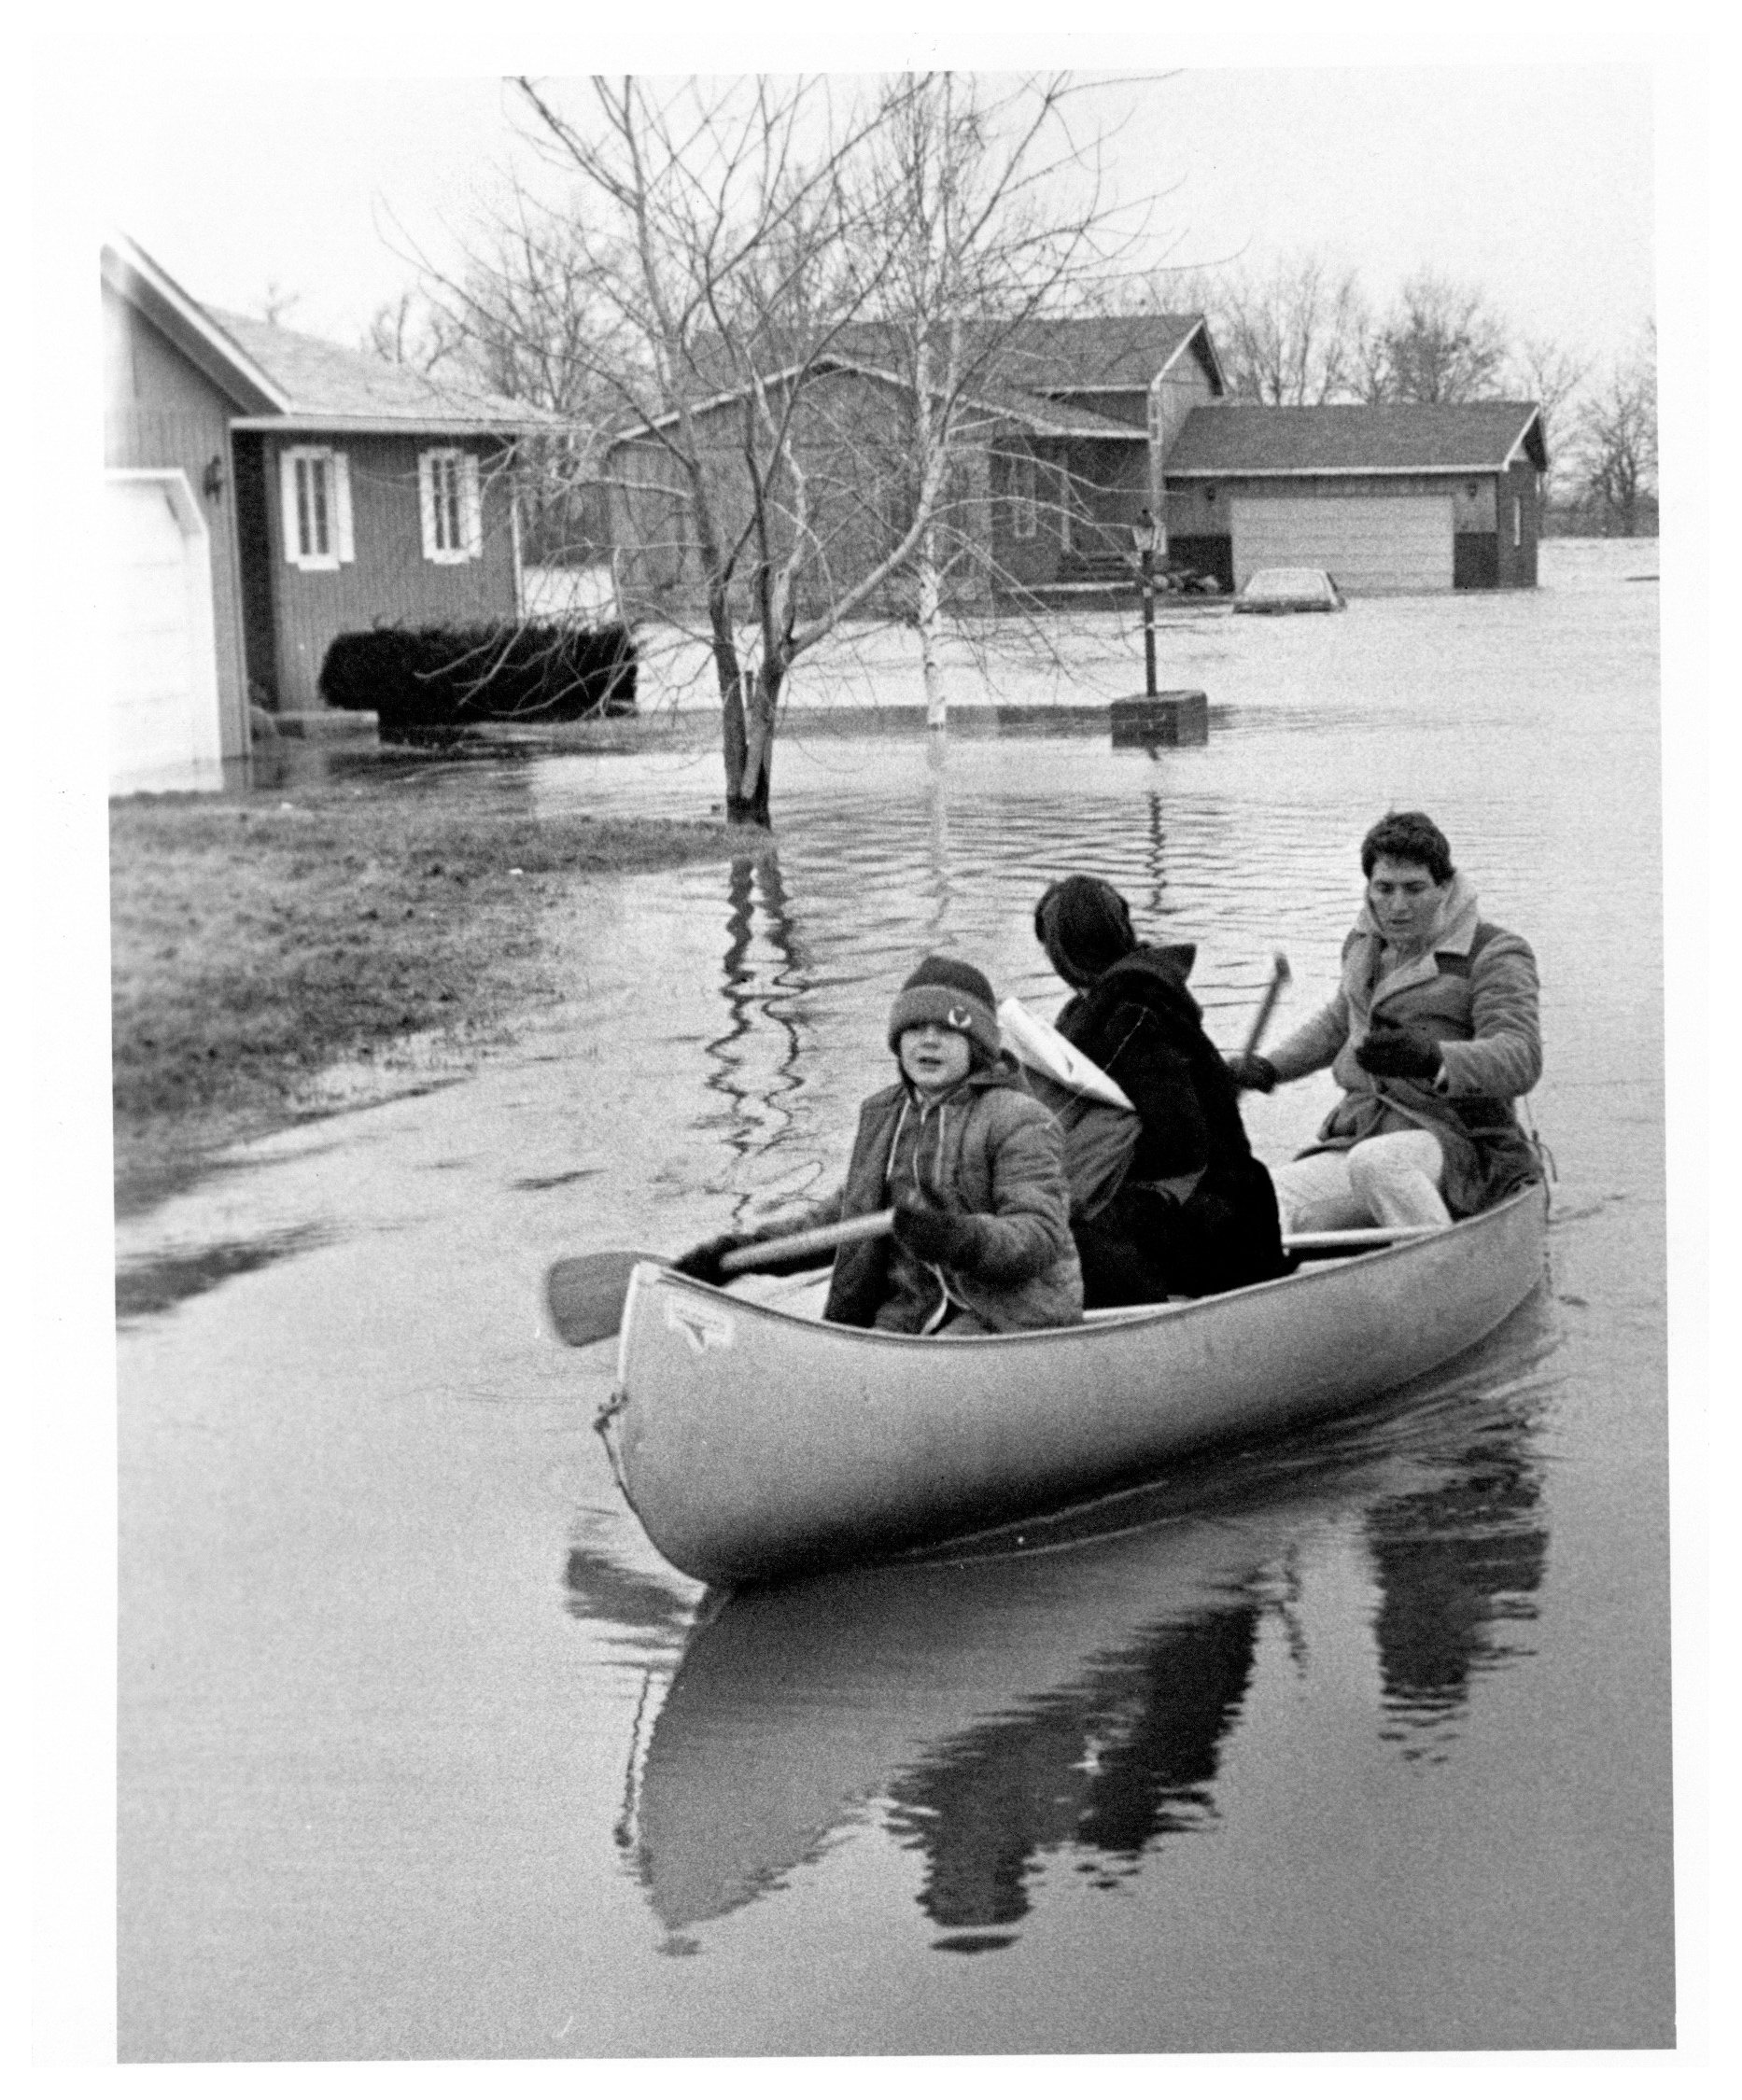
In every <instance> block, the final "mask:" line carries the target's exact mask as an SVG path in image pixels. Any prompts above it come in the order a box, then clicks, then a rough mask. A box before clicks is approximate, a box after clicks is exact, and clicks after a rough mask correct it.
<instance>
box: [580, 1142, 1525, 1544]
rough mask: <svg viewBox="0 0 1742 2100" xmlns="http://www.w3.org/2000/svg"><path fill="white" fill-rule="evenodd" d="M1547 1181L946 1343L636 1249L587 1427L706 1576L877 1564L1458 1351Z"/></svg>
mask: <svg viewBox="0 0 1742 2100" xmlns="http://www.w3.org/2000/svg"><path fill="white" fill-rule="evenodd" d="M1547 1217H1548V1193H1547V1190H1546V1189H1545V1188H1544V1187H1542V1186H1541V1185H1540V1184H1538V1185H1535V1186H1532V1187H1529V1188H1525V1189H1521V1190H1520V1191H1519V1192H1518V1193H1517V1194H1516V1195H1514V1196H1511V1197H1508V1198H1507V1199H1506V1200H1505V1201H1504V1202H1502V1203H1499V1204H1496V1206H1495V1208H1494V1209H1493V1210H1491V1211H1483V1212H1482V1213H1481V1214H1480V1215H1479V1216H1477V1217H1474V1218H1466V1219H1464V1220H1462V1221H1460V1222H1459V1223H1457V1224H1455V1225H1451V1226H1449V1227H1448V1228H1447V1229H1446V1230H1445V1231H1444V1232H1439V1233H1433V1234H1430V1235H1428V1236H1427V1237H1426V1238H1423V1239H1414V1240H1410V1241H1405V1242H1401V1243H1399V1244H1398V1245H1395V1246H1391V1247H1387V1248H1384V1249H1381V1250H1379V1251H1376V1252H1373V1253H1363V1254H1359V1255H1356V1256H1355V1257H1353V1258H1351V1259H1348V1260H1343V1261H1338V1262H1333V1263H1328V1264H1322V1265H1320V1264H1314V1265H1313V1266H1310V1267H1303V1268H1302V1269H1300V1270H1299V1272H1298V1273H1297V1274H1295V1275H1293V1276H1289V1277H1283V1278H1280V1279H1279V1280H1277V1281H1274V1282H1271V1283H1257V1284H1253V1285H1251V1286H1249V1287H1248V1288H1247V1289H1245V1290H1242V1291H1229V1292H1227V1293H1225V1294H1223V1295H1219V1296H1216V1297H1213V1298H1199V1299H1194V1300H1190V1301H1188V1302H1186V1303H1180V1304H1170V1305H1167V1306H1159V1307H1145V1308H1139V1309H1134V1310H1132V1311H1131V1312H1120V1313H1118V1314H1116V1315H1112V1316H1101V1317H1097V1318H1095V1319H1093V1320H1091V1321H1089V1322H1087V1323H1084V1324H1083V1325H1082V1326H1080V1327H1062V1328H1047V1329H1043V1330H1039V1331H1034V1332H1030V1333H1023V1334H1015V1335H992V1336H985V1337H971V1338H968V1339H964V1340H961V1341H948V1340H937V1339H931V1340H928V1339H921V1338H918V1337H910V1336H904V1335H878V1334H873V1333H868V1332H866V1331H865V1330H864V1329H861V1328H851V1327H835V1326H827V1325H824V1324H823V1323H822V1322H821V1321H820V1320H817V1319H815V1318H805V1317H801V1316H799V1315H797V1314H795V1313H794V1312H792V1311H789V1310H783V1309H780V1307H779V1306H771V1305H765V1304H757V1303H753V1302H750V1301H748V1300H745V1299H743V1298H740V1297H737V1296H734V1295H731V1294H730V1293H728V1292H725V1291H719V1290H714V1289H712V1288H710V1287H709V1285H707V1284H703V1283H697V1282H695V1281H692V1280H691V1279H689V1278H687V1277H681V1276H678V1275H676V1274H674V1273H673V1272H672V1271H671V1270H669V1269H667V1268H663V1267H659V1266H658V1265H656V1264H653V1263H643V1264H641V1265H640V1266H639V1267H637V1269H636V1270H635V1272H634V1276H633V1278H632V1279H631V1281H630V1285H629V1294H628V1298H627V1301H626V1303H625V1307H624V1316H623V1325H622V1330H621V1335H620V1338H619V1343H618V1359H617V1379H616V1384H615V1387H614V1389H613V1391H612V1393H611V1399H610V1401H609V1402H608V1403H607V1404H606V1406H605V1407H603V1408H602V1409H601V1411H600V1414H599V1418H598V1422H597V1427H598V1429H599V1432H600V1434H601V1435H602V1436H603V1437H604V1440H605V1443H606V1447H607V1449H609V1451H610V1453H611V1464H612V1467H613V1469H614V1471H615V1473H616V1476H617V1479H618V1481H619V1483H620V1485H621V1486H622V1489H623V1491H624V1493H625V1497H626V1498H627V1500H628V1502H629V1505H630V1506H631V1508H633V1510H634V1511H635V1513H636V1515H637V1517H638V1518H639V1519H640V1522H641V1525H642V1527H643V1529H644V1530H645V1531H646V1533H647V1534H648V1536H649V1538H650V1539H651V1540H652V1541H653V1545H654V1546H655V1547H658V1549H659V1551H660V1552H661V1553H662V1554H663V1555H664V1556H665V1558H666V1559H667V1561H670V1562H671V1563H672V1565H673V1566H674V1567H677V1568H680V1569H681V1570H682V1571H683V1573H684V1574H685V1575H693V1576H694V1577H695V1579H696V1580H697V1581H701V1582H709V1583H717V1584H737V1583H743V1582H751V1581H762V1580H766V1579H770V1578H774V1577H780V1576H785V1575H794V1574H799V1573H806V1572H810V1571H813V1570H816V1569H820V1568H824V1567H831V1566H840V1565H844V1564H850V1563H855V1562H862V1561H875V1560H879V1559H882V1558H885V1557H887V1556H889V1555H892V1554H895V1553H899V1552H902V1551H905V1550H908V1549H911V1548H914V1547H925V1546H928V1545H934V1544H938V1543H941V1542H943V1541H945V1540H948V1539H950V1538H952V1537H955V1536H957V1535H959V1534H962V1533H967V1532H971V1531H977V1530H982V1529H985V1528H986V1527H988V1526H990V1525H994V1524H999V1523H1004V1522H1007V1521H1010V1520H1013V1519H1019V1518H1021V1517H1025V1516H1030V1515H1035V1514H1038V1513H1040V1512H1042V1511H1046V1510H1049V1509H1056V1508H1059V1507H1061V1506H1062V1505H1066V1504H1068V1503H1071V1502H1074V1501H1076V1500H1078V1499H1081V1498H1083V1497H1085V1496H1088V1495H1091V1494H1094V1493H1097V1492H1099V1491H1103V1490H1105V1489H1107V1488H1109V1487H1112V1486H1115V1485H1117V1484H1119V1483H1122V1482H1129V1481H1133V1480H1137V1479H1141V1478H1142V1477H1145V1475H1147V1474H1152V1473H1154V1472H1155V1471H1156V1470H1158V1469H1159V1468H1160V1467H1161V1466H1164V1465H1166V1464H1168V1463H1172V1462H1173V1461H1175V1460H1177V1459H1180V1458H1182V1457H1185V1456H1186V1455H1187V1454H1189V1453H1193V1452H1198V1451H1201V1450H1203V1449H1207V1448H1209V1447H1212V1446H1214V1445H1216V1444H1219V1443H1240V1442H1250V1441H1253V1440H1255V1439H1258V1438H1261V1437H1264V1436H1266V1435H1273V1434H1277V1433H1280V1432H1283V1431H1287V1430H1295V1429H1299V1427H1301V1426H1302V1425H1303V1424H1307V1423H1310V1422H1313V1421H1320V1420H1325V1419H1328V1418H1329V1417H1332V1416H1334V1415H1336V1414H1338V1413H1341V1412H1342V1411H1344V1410H1346V1409H1349V1408H1352V1407H1359V1406H1361V1405H1362V1404H1364V1403H1365V1402H1367V1401H1370V1400H1372V1399H1374V1398H1376V1397H1377V1396H1378V1395H1379V1394H1381V1393H1387V1392H1390V1391H1391V1390H1392V1389H1393V1388H1394V1387H1397V1386H1399V1385H1403V1384H1405V1383H1407V1382H1408V1381H1409V1380H1411V1379H1416V1378H1421V1377H1424V1376H1425V1375H1426V1373H1428V1372H1430V1371H1433V1370H1437V1369H1438V1368H1439V1367H1440V1365H1445V1364H1449V1363H1450V1362H1452V1360H1453V1359H1454V1357H1457V1356H1459V1355H1461V1354H1462V1353H1463V1352H1464V1351H1466V1350H1468V1349H1471V1348H1473V1347H1474V1346H1475V1345H1476V1344H1477V1343H1478V1342H1480V1341H1481V1340H1482V1338H1483V1337H1485V1336H1487V1335H1489V1334H1491V1333H1492V1332H1493V1331H1494V1329H1495V1328H1496V1327H1497V1326H1498V1325H1499V1324H1500V1323H1501V1322H1502V1321H1503V1320H1505V1319H1507V1318H1508V1316H1509V1315H1510V1313H1512V1312H1513V1311H1514V1310H1516V1309H1517V1308H1518V1307H1519V1306H1520V1305H1522V1304H1523V1302H1524V1299H1525V1298H1526V1297H1527V1296H1528V1295H1529V1294H1530V1292H1531V1291H1532V1290H1533V1289H1534V1288H1535V1287H1536V1285H1537V1283H1538V1280H1539V1278H1540V1277H1541V1274H1542V1268H1543V1259H1544V1235H1545V1230H1546V1225H1547Z"/></svg>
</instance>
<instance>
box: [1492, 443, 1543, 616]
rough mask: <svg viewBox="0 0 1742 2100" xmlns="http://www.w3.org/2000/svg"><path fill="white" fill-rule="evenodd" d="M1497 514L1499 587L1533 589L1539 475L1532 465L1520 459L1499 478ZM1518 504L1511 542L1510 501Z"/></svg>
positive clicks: (1539, 520)
mask: <svg viewBox="0 0 1742 2100" xmlns="http://www.w3.org/2000/svg"><path fill="white" fill-rule="evenodd" d="M1495 496H1496V503H1497V507H1498V511H1499V515H1498V517H1497V519H1496V540H1497V543H1498V545H1497V553H1498V563H1497V567H1498V572H1499V577H1498V580H1499V583H1500V587H1501V588H1502V589H1503V590H1514V591H1519V590H1524V591H1528V590H1534V589H1535V588H1536V582H1537V545H1538V540H1539V539H1540V538H1541V534H1542V477H1541V475H1540V474H1539V473H1538V470H1537V469H1536V467H1535V465H1534V464H1533V463H1532V462H1531V461H1530V460H1527V459H1521V460H1519V461H1518V462H1516V464H1515V465H1513V466H1511V467H1510V468H1509V469H1507V471H1506V473H1505V474H1504V475H1502V476H1501V477H1500V479H1499V483H1498V485H1497V487H1496V491H1495ZM1514 502H1516V503H1517V505H1518V523H1519V544H1518V545H1517V546H1516V547H1514V546H1513V544H1512V505H1513V503H1514Z"/></svg>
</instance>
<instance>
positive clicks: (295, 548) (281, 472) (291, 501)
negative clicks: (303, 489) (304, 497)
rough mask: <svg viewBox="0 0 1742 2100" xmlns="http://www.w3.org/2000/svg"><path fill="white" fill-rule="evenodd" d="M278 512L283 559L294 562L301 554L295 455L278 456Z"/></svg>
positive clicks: (283, 454)
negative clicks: (282, 534) (283, 549)
mask: <svg viewBox="0 0 1742 2100" xmlns="http://www.w3.org/2000/svg"><path fill="white" fill-rule="evenodd" d="M278 511H279V516H280V518H281V519H282V521H283V525H284V541H285V559H286V561H288V562H295V561H296V560H297V559H298V557H299V556H300V555H301V554H302V539H301V537H300V535H299V534H298V531H297V522H296V455H295V453H294V452H281V453H280V454H279V455H278Z"/></svg>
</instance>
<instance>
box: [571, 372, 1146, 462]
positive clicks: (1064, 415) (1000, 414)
mask: <svg viewBox="0 0 1742 2100" xmlns="http://www.w3.org/2000/svg"><path fill="white" fill-rule="evenodd" d="M807 369H808V371H809V372H810V375H811V377H812V378H813V379H814V378H815V377H817V376H818V375H820V374H822V373H825V372H854V373H857V374H858V376H859V377H860V378H862V379H869V380H872V381H874V382H875V383H876V384H877V385H880V386H894V387H905V386H906V381H905V380H902V379H900V378H898V377H897V376H896V374H895V373H894V372H892V371H886V370H884V369H882V368H881V367H879V366H877V365H871V364H867V363H865V362H864V361H863V360H862V359H860V358H857V357H838V356H836V355H834V354H833V353H831V354H830V355H828V356H826V357H817V358H815V359H813V360H812V362H811V363H810V365H809V367H808V368H807V367H805V366H804V365H802V364H792V365H788V366H787V367H786V368H785V369H784V370H782V371H769V372H764V373H763V374H762V375H761V376H762V384H763V385H765V386H772V387H779V386H780V385H784V383H785V382H786V381H787V380H789V379H792V378H794V376H796V374H798V373H799V372H801V371H806V370H807ZM745 392H746V389H745V388H744V387H742V386H736V387H727V388H723V389H722V391H721V392H719V393H717V394H713V395H710V396H709V398H708V399H706V400H701V401H694V402H692V403H691V404H690V413H691V414H692V415H708V414H710V413H713V412H714V411H715V410H717V409H722V408H724V407H726V406H727V404H728V403H730V402H732V401H737V400H740V399H743V396H744V394H745ZM960 398H961V399H962V400H964V401H965V402H966V404H967V405H968V406H969V407H970V408H974V409H978V410H979V411H980V412H981V413H982V414H984V415H985V416H986V417H987V418H988V419H990V420H992V421H996V422H1005V423H1019V424H1020V425H1021V426H1022V427H1024V428H1025V429H1028V430H1032V431H1033V432H1034V433H1035V434H1036V435H1037V436H1040V437H1049V438H1112V439H1117V440H1121V441H1124V442H1125V443H1127V444H1139V445H1142V444H1147V443H1148V441H1149V436H1148V431H1147V430H1146V429H1144V428H1139V427H1137V426H1135V425H1134V424H1130V423H1121V422H1119V421H1118V420H1117V418H1116V417H1114V416H1111V415H1103V414H1101V413H1099V411H1098V410H1095V409H1089V408H1084V407H1082V406H1081V404H1080V403H1078V402H1075V401H1072V400H1068V399H1066V400H1049V399H1047V398H1046V397H1045V396H1044V395H1040V394H1029V393H1024V392H1023V391H1021V390H1020V389H1019V388H1018V387H1014V386H1002V385H986V386H976V385H968V386H966V387H964V388H963V390H962V396H961V397H960ZM677 421H678V412H677V410H675V409H668V410H667V412H666V413H665V414H664V415H656V416H653V417H651V418H650V419H649V420H648V421H646V422H644V423H631V424H625V426H624V427H623V428H622V429H620V430H615V431H613V432H612V433H611V438H610V440H609V443H608V447H607V449H610V447H611V446H615V445H620V444H624V443H625V442H627V441H628V440H629V439H631V438H639V437H641V436H642V435H644V434H645V433H646V432H648V431H650V430H663V429H665V428H666V427H667V426H668V425H670V424H673V423H676V422H677Z"/></svg>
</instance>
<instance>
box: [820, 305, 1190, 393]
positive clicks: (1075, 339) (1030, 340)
mask: <svg viewBox="0 0 1742 2100" xmlns="http://www.w3.org/2000/svg"><path fill="white" fill-rule="evenodd" d="M1194 338H1195V339H1196V340H1195V341H1194ZM897 339H898V338H897V330H896V329H895V328H894V327H893V326H892V325H891V324H889V323H887V322H882V321H859V322H855V323H853V324H852V325H850V327H848V328H845V329H842V330H841V332H840V333H839V335H838V336H836V337H835V338H834V339H833V346H834V347H836V348H838V349H839V350H840V351H841V352H842V353H843V354H844V355H846V356H848V357H864V358H865V359H866V361H867V362H869V363H871V364H876V365H883V366H887V365H889V364H890V363H891V362H892V361H895V362H899V359H898V357H897V355H896V352H895V349H894V344H895V343H896V341H897ZM1188 347H1190V348H1192V349H1193V350H1194V351H1195V352H1196V353H1197V355H1198V356H1199V357H1200V359H1201V362H1202V364H1203V366H1204V369H1205V371H1207V372H1208V373H1209V375H1210V377H1211V379H1212V381H1213V382H1214V384H1215V389H1216V392H1217V393H1220V392H1221V391H1222V368H1221V366H1220V364H1219V363H1218V362H1217V360H1216V357H1215V349H1214V348H1213V347H1212V345H1211V343H1210V335H1209V330H1208V329H1207V328H1206V327H1205V326H1204V320H1203V315H1201V314H1129V315H1085V316H1083V317H1081V318H1076V319H1047V320H1028V321H1016V322H1012V321H1001V320H998V319H996V318H992V319H987V320H973V321H964V322H963V323H962V357H963V362H964V365H965V367H966V369H967V370H968V371H975V370H976V369H979V368H983V369H985V370H986V371H988V373H989V374H990V373H993V372H995V373H996V375H997V378H998V381H999V383H1000V384H1001V385H1005V386H1010V387H1017V388H1019V389H1020V390H1021V391H1022V392H1024V393H1027V394H1053V395H1057V394H1107V393H1136V392H1141V391H1143V390H1144V389H1145V388H1146V387H1147V386H1148V385H1149V383H1150V382H1151V380H1153V379H1154V378H1155V377H1156V375H1157V374H1158V373H1159V372H1162V371H1166V370H1167V368H1168V366H1169V365H1171V364H1172V363H1173V361H1174V360H1175V358H1177V357H1180V356H1181V354H1182V353H1183V352H1184V351H1186V350H1187V348H1188Z"/></svg>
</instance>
